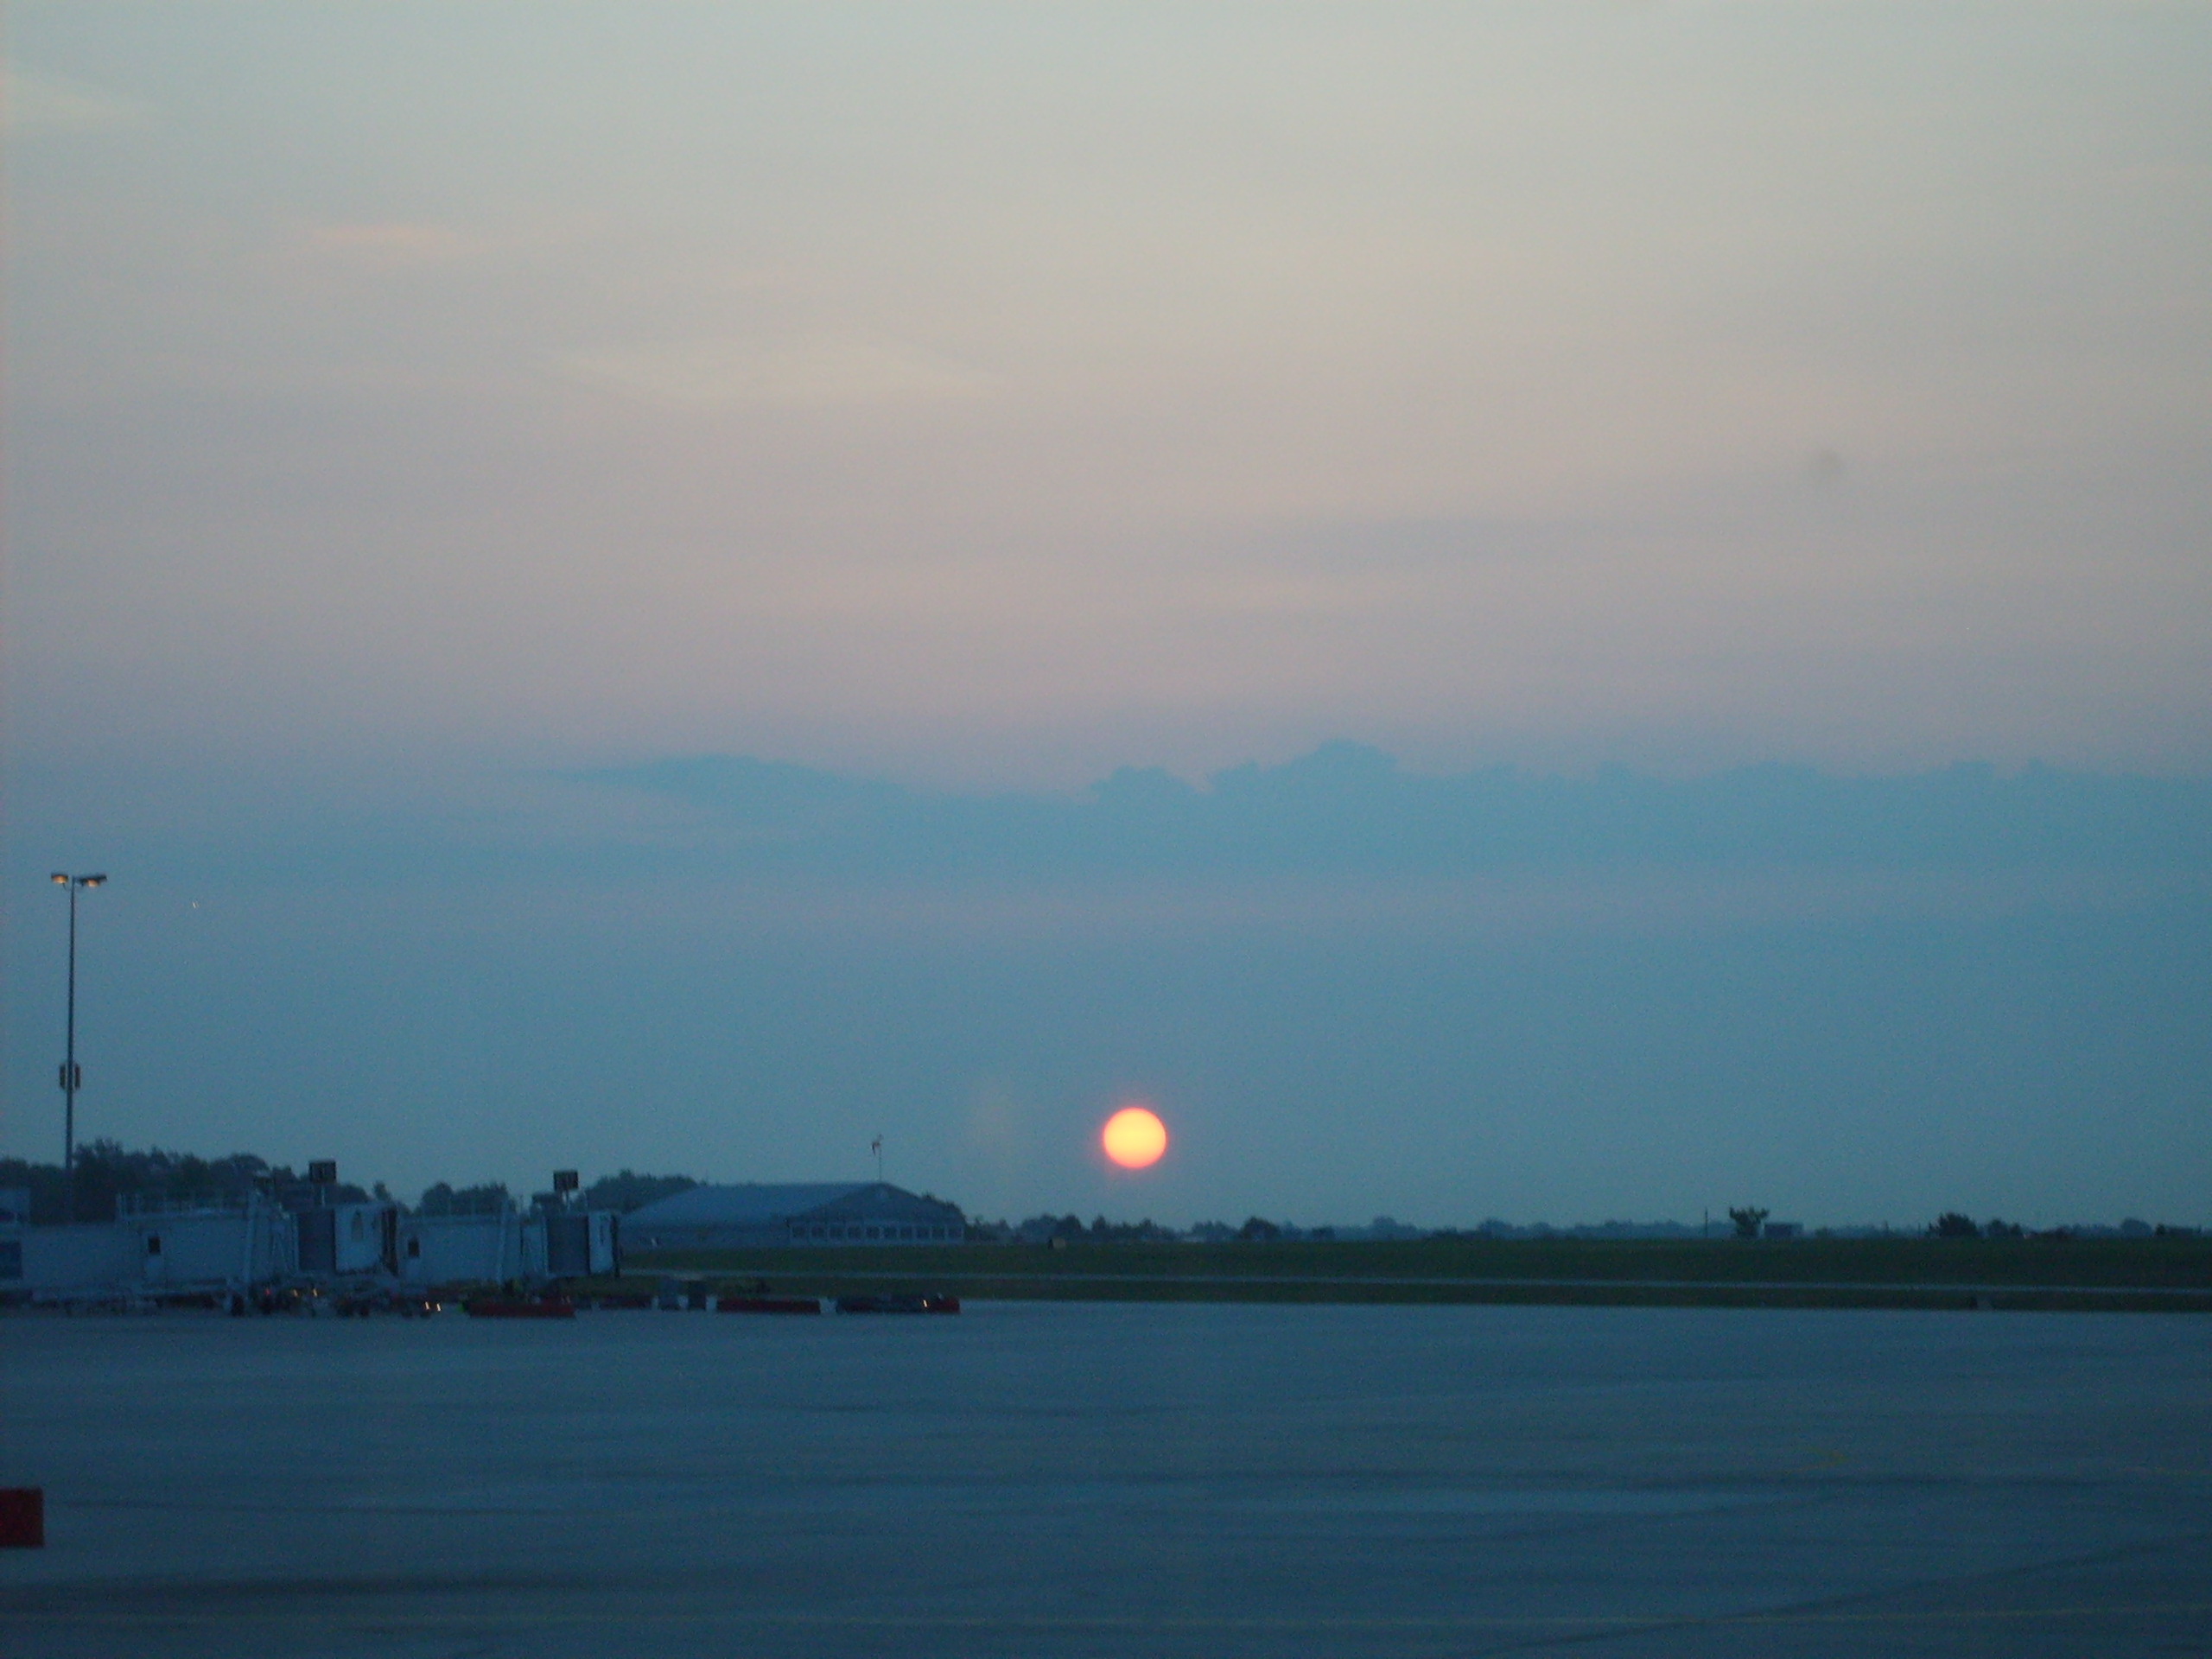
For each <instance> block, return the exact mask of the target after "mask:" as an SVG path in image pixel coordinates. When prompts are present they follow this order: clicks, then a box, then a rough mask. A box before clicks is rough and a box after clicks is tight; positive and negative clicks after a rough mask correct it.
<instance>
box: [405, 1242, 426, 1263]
mask: <svg viewBox="0 0 2212 1659" xmlns="http://www.w3.org/2000/svg"><path fill="white" fill-rule="evenodd" d="M422 1254H423V1241H422V1240H421V1239H419V1238H413V1237H410V1238H409V1239H408V1241H407V1259H408V1260H409V1261H410V1262H411V1261H413V1260H415V1259H416V1257H418V1256H420V1255H422Z"/></svg>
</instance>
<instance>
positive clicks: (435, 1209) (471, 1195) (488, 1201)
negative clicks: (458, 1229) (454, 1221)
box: [415, 1181, 510, 1216]
mask: <svg viewBox="0 0 2212 1659" xmlns="http://www.w3.org/2000/svg"><path fill="white" fill-rule="evenodd" d="M509 1202H510V1200H509V1198H508V1196H507V1188H506V1184H505V1182H503V1181H486V1182H485V1183H484V1184H483V1185H480V1186H464V1187H461V1188H458V1189H455V1188H454V1187H451V1186H448V1185H446V1184H445V1183H444V1182H443V1181H439V1182H437V1183H435V1185H430V1186H427V1187H425V1188H423V1197H422V1200H421V1202H419V1203H418V1204H416V1206H415V1211H416V1214H417V1215H424V1216H496V1215H498V1214H499V1211H502V1210H504V1209H505V1208H506V1207H507V1205H508V1203H509Z"/></svg>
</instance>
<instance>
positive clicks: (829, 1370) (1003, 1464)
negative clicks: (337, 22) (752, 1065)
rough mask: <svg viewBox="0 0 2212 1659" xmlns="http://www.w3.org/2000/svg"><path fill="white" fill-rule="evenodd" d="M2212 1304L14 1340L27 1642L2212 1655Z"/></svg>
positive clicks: (1, 1463)
mask: <svg viewBox="0 0 2212 1659" xmlns="http://www.w3.org/2000/svg"><path fill="white" fill-rule="evenodd" d="M2209 1399H2212V1317H2209V1316H2204V1315H2196V1314H2164V1315H2145V1314H2031V1313H1895V1312H1841V1311H1817V1312H1779V1311H1763V1312H1733V1311H1725V1310H1715V1309H1689V1308H1628V1307H1532V1306H1452V1307H1427V1306H1239V1305H1233V1304H1199V1305H1175V1304H1167V1305H1145V1304H1124V1303H1060V1302H1028V1303H982V1304H974V1303H971V1304H969V1308H968V1310H967V1311H966V1312H965V1313H963V1314H962V1315H961V1316H960V1317H958V1318H957V1319H943V1318H919V1319H897V1318H877V1319H855V1318H834V1317H833V1318H824V1319H764V1318H752V1317H744V1316H729V1315H721V1314H711V1313H648V1312H635V1313H630V1312H625V1313H588V1314H585V1315H583V1316H582V1317H580V1318H578V1319H576V1320H575V1321H574V1322H573V1323H569V1322H556V1321H545V1322H537V1321H531V1322H513V1323H500V1322H490V1321H469V1320H466V1319H459V1318H455V1317H450V1316H448V1317H445V1318H441V1319H427V1320H405V1319H358V1320H357V1319H345V1320H322V1319H223V1318H219V1317H212V1316H199V1315H188V1314H168V1315H160V1316H152V1317H126V1316H105V1317H80V1318H61V1317H57V1316H48V1315H22V1316H18V1317H11V1318H8V1319H0V1484H39V1485H42V1486H43V1487H44V1488H45V1490H46V1494H47V1505H48V1519H47V1526H48V1547H47V1548H45V1549H43V1550H39V1551H8V1552H0V1636H4V1642H0V1650H4V1652H5V1653H6V1654H8V1655H9V1656H10V1659H63V1656H67V1659H91V1656H100V1659H112V1656H120V1655H175V1656H194V1659H198V1656H215V1655H224V1656H238V1655H249V1656H261V1655H271V1656H273V1655H277V1654H283V1655H286V1656H324V1655H327V1656H347V1659H355V1656H361V1659H365V1656H370V1655H376V1656H407V1659H413V1656H434V1655H435V1656H460V1655H477V1656H504V1655H510V1654H512V1655H517V1656H521V1655H529V1656H532V1659H568V1656H571V1655H574V1656H584V1655H589V1656H592V1659H607V1656H609V1655H618V1654H619V1655H626V1656H627V1655H642V1656H692V1655H699V1656H704V1655H709V1654H712V1655H717V1656H728V1655H746V1656H753V1655H761V1656H785V1655H791V1656H798V1655H825V1654H827V1655H861V1656H874V1655H885V1656H889V1655H920V1656H936V1655H944V1656H958V1659H969V1656H975V1659H982V1656H1001V1655H1016V1654H1020V1655H1084V1656H1092V1655H1096V1656H1108V1655H1113V1656H1124V1655H1139V1656H1149V1655H1161V1656H1192V1659H1197V1656H1207V1659H1235V1656H1262V1655H1264V1656H1277V1655H1281V1656H1289V1655H1315V1654H1326V1655H1369V1654H1373V1655H1472V1654H1489V1653H1515V1652H1522V1651H1527V1650H1533V1649H1548V1650H1550V1649H1564V1650H1566V1651H1569V1652H1587V1653H1590V1654H1593V1655H1602V1656H1617V1655H1618V1656H1677V1655H1679V1656H1688V1655H1700V1656H1710V1655H1719V1656H1734V1655H1739V1654H1740V1655H1746V1656H1748V1655H1753V1654H1760V1655H1764V1654H1774V1653H1783V1652H1787V1653H1790V1654H1807V1655H1843V1654H1852V1655H1861V1654H1867V1653H1877V1652H1878V1653H1885V1654H1907V1655H1911V1654H1926V1655H1936V1654H1942V1655H1947V1656H1951V1655H1961V1654H1980V1653H1987V1654H1993V1655H1994V1654H2000V1653H2001V1654H2004V1655H2006V1656H2037V1655H2054V1656H2056V1655H2062V1654H2063V1655H2076V1654H2081V1653H2085V1652H2095V1653H2097V1654H2099V1655H2103V1656H2113V1655H2133V1654H2141V1655H2145V1656H2148V1655H2153V1654H2157V1655H2171V1654H2186V1653H2207V1652H2212V1412H2208V1411H2207V1409H2206V1407H2207V1403H2208V1400H2209Z"/></svg>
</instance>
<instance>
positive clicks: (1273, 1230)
mask: <svg viewBox="0 0 2212 1659" xmlns="http://www.w3.org/2000/svg"><path fill="white" fill-rule="evenodd" d="M1236 1236H1237V1237H1239V1238H1241V1239H1243V1241H1244V1242H1245V1243H1248V1244H1255V1243H1256V1244H1264V1243H1268V1242H1270V1241H1272V1240H1274V1239H1278V1238H1281V1236H1282V1229H1281V1228H1280V1227H1278V1226H1276V1225H1275V1224H1274V1223H1273V1222H1272V1221H1263V1220H1262V1219H1261V1218H1260V1217H1258V1216H1247V1217H1245V1218H1244V1224H1243V1226H1242V1227H1239V1228H1238V1229H1237V1230H1236Z"/></svg>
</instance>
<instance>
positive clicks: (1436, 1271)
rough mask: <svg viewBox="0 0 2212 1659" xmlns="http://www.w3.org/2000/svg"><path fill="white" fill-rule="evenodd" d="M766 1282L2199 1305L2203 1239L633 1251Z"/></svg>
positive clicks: (2209, 1307) (688, 1268) (679, 1266)
mask: <svg viewBox="0 0 2212 1659" xmlns="http://www.w3.org/2000/svg"><path fill="white" fill-rule="evenodd" d="M661 1274H684V1275H687V1276H688V1275H698V1276H701V1277H703V1278H704V1279H706V1280H707V1281H709V1283H710V1286H719V1285H720V1284H721V1283H724V1282H728V1283H749V1282H751V1281H755V1280H761V1279H765V1280H766V1281H768V1282H769V1283H770V1284H771V1285H772V1287H774V1288H775V1289H777V1290H778V1291H785V1292H791V1293H797V1294H817V1295H836V1294H845V1293H847V1292H851V1291H860V1290H883V1289H891V1288H922V1287H939V1288H944V1289H948V1290H951V1291H953V1292H955V1293H957V1294H961V1295H963V1296H972V1297H978V1298H1035V1297H1053V1298H1068V1299H1081V1300H1137V1301H1185V1300H1205V1301H1312V1302H1344V1301H1362V1302H1366V1301H1394V1302H1509V1301H1510V1302H1581V1303H1590V1302H1605V1303H1661V1304H1690V1305H1697V1306H1791V1307H1804V1306H1871V1307H1912V1306H1926V1307H1977V1306H1988V1307H1998V1308H2031V1307H2033V1308H2068V1309H2073V1308H2082V1309H2088V1308H2143V1309H2146V1310H2151V1309H2155V1310H2158V1311H2164V1312H2212V1239H2206V1238H2192V1237H2166V1238H2147V1239H2075V1240H2049V1239H1932V1238H1875V1239H1818V1238H1815V1239H1796V1240H1789V1241H1767V1240H1758V1241H1745V1242H1738V1241H1736V1240H1713V1241H1704V1240H1675V1239H1618V1240H1615V1239H1480V1238H1453V1239H1423V1240H1420V1241H1416V1242H1413V1243H1389V1244H1383V1243H1376V1244H1369V1243H1306V1242H1302V1241H1301V1242H1299V1243H1226V1244H1081V1243H1077V1244H1071V1245H1070V1246H1068V1247H1067V1248H1065V1249H1050V1248H1046V1247H1044V1246H1040V1245H1019V1244H970V1245H965V1246H954V1247H950V1248H931V1247H918V1246H906V1247H899V1248H887V1249H867V1248H851V1249H759V1250H713V1251H683V1252H675V1251H671V1252H663V1253H658V1254H652V1255H646V1254H635V1255H630V1256H628V1258H627V1260H626V1276H627V1277H628V1278H629V1279H630V1280H631V1281H632V1282H634V1281H636V1280H638V1279H639V1278H641V1277H642V1278H651V1277H655V1276H658V1275H661Z"/></svg>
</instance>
